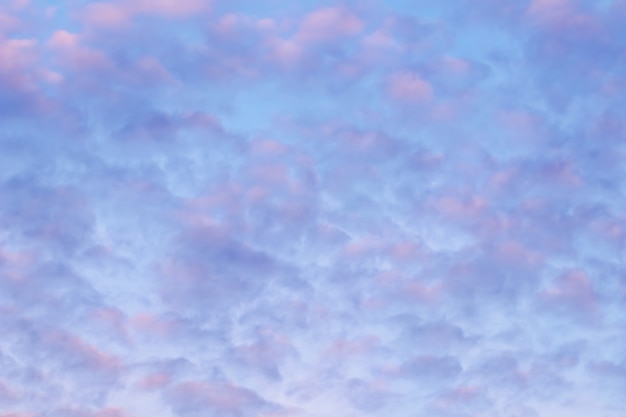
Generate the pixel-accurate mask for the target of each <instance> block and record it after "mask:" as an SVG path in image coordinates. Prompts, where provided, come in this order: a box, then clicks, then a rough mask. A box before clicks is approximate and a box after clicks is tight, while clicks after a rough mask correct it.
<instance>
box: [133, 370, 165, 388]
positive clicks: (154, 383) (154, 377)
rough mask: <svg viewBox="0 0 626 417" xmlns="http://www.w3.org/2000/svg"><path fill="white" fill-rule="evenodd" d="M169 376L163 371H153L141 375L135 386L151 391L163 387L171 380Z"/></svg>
mask: <svg viewBox="0 0 626 417" xmlns="http://www.w3.org/2000/svg"><path fill="white" fill-rule="evenodd" d="M171 379H172V378H171V376H170V375H169V374H165V373H153V374H150V375H146V376H145V377H143V378H142V379H141V380H140V381H139V382H138V383H137V386H138V387H139V389H141V390H144V391H152V390H155V389H159V388H163V387H165V386H166V385H168V384H169V383H170V382H171Z"/></svg>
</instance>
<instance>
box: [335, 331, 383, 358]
mask: <svg viewBox="0 0 626 417" xmlns="http://www.w3.org/2000/svg"><path fill="white" fill-rule="evenodd" d="M379 343H380V339H379V338H378V337H377V336H364V337H360V338H355V339H339V340H335V341H333V342H332V343H331V345H330V347H329V348H328V349H327V353H328V355H330V356H332V357H334V358H349V357H354V356H358V355H365V354H368V353H370V352H372V351H373V350H374V349H376V348H377V347H378V345H379Z"/></svg>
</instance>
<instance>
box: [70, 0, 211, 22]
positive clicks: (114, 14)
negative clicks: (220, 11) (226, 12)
mask: <svg viewBox="0 0 626 417" xmlns="http://www.w3.org/2000/svg"><path fill="white" fill-rule="evenodd" d="M210 5H211V3H210V1H208V0H178V1H176V0H128V1H114V2H99V3H91V4H88V5H87V6H86V7H85V8H84V9H83V11H82V16H83V19H84V20H85V22H86V23H88V24H90V25H96V26H99V27H106V28H112V29H122V28H124V27H126V26H127V25H128V24H129V23H130V22H131V21H132V19H133V18H134V17H135V16H137V15H141V14H144V15H156V16H160V17H166V18H180V17H185V16H189V15H191V14H194V13H199V12H202V11H204V10H208V8H209V7H210Z"/></svg>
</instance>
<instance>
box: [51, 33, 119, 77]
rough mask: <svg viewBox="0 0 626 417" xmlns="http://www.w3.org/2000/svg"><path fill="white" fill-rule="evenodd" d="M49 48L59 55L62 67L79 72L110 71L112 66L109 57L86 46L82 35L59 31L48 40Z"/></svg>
mask: <svg viewBox="0 0 626 417" xmlns="http://www.w3.org/2000/svg"><path fill="white" fill-rule="evenodd" d="M48 46H49V47H50V48H51V50H52V51H53V52H54V53H56V54H57V59H58V62H59V64H60V65H61V66H65V65H67V64H69V67H70V68H72V69H77V70H88V69H109V68H111V66H112V64H111V62H110V61H109V59H108V58H107V56H106V55H105V54H104V53H103V52H101V51H99V50H96V49H93V48H90V47H87V46H84V44H83V39H82V37H81V36H80V35H78V34H74V33H70V32H68V31H66V30H57V31H56V32H54V33H53V34H52V36H51V37H50V39H49V40H48Z"/></svg>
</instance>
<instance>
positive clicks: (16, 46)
mask: <svg viewBox="0 0 626 417" xmlns="http://www.w3.org/2000/svg"><path fill="white" fill-rule="evenodd" d="M36 48H37V41H35V40H33V39H6V40H5V39H2V38H0V83H2V84H6V85H8V86H10V87H11V88H12V89H17V90H24V89H29V88H33V87H35V82H36V80H35V78H34V77H33V75H32V67H33V66H35V65H36V61H37V53H36Z"/></svg>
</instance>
